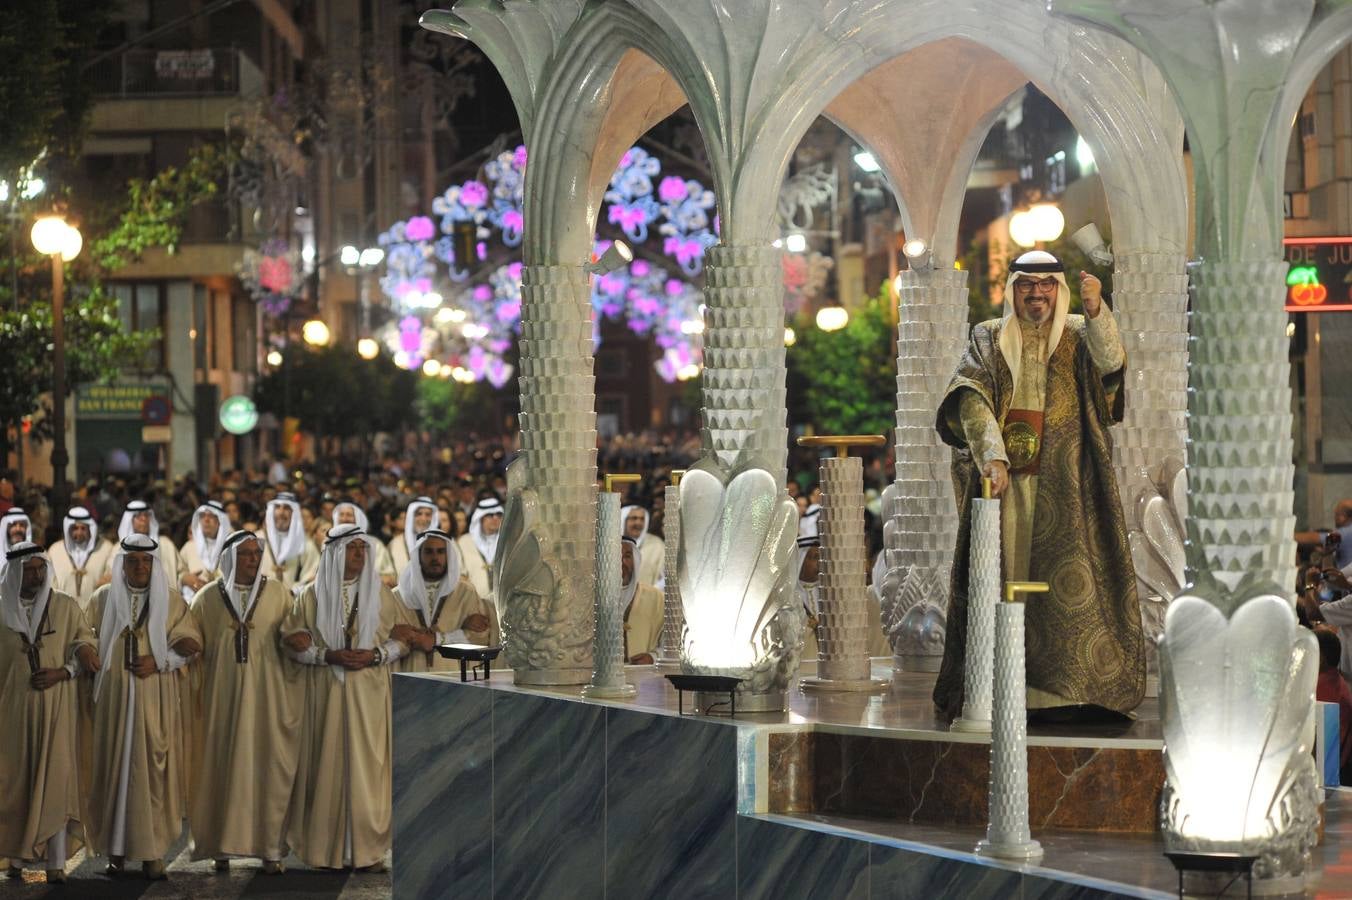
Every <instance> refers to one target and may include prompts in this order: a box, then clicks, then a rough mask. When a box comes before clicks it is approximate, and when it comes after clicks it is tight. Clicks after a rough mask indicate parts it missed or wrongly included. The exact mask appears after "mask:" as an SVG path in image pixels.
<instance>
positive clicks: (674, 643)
mask: <svg viewBox="0 0 1352 900" xmlns="http://www.w3.org/2000/svg"><path fill="white" fill-rule="evenodd" d="M673 477H674V473H673ZM664 495H665V497H666V504H665V506H663V512H662V540H663V541H664V542H665V544H666V559H665V560H664V566H663V570H662V571H663V573H664V575H665V581H664V584H663V596H662V646H661V647H660V648H658V651H657V664H658V665H659V666H662V667H665V668H670V669H679V668H680V666H681V634H682V632H684V631H685V609H684V608H683V607H682V606H681V582H680V578H681V576H680V572H679V571H678V562H679V560H680V552H681V489H680V488H679V487H677V485H676V484H675V483H673V484H669V485H667V487H666V490H665V491H664Z"/></svg>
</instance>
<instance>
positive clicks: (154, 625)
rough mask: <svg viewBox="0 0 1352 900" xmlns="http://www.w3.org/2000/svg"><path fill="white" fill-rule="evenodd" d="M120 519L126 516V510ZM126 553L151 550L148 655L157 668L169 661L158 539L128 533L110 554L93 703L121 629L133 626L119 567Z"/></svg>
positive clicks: (165, 593)
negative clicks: (111, 559) (110, 573)
mask: <svg viewBox="0 0 1352 900" xmlns="http://www.w3.org/2000/svg"><path fill="white" fill-rule="evenodd" d="M123 520H124V521H125V520H126V515H125V514H123ZM152 521H153V520H152ZM129 553H149V554H150V587H149V589H148V592H147V594H146V607H147V608H148V609H149V612H148V614H147V618H146V631H147V632H148V633H149V635H150V655H151V656H153V657H155V665H156V666H157V667H158V668H159V669H160V671H164V668H165V667H166V666H167V665H168V664H169V634H168V628H167V625H168V622H169V587H168V582H166V581H165V578H164V563H163V562H162V561H161V560H160V543H159V541H158V540H156V539H154V538H152V537H150V536H149V535H145V534H132V535H128V536H127V537H125V538H123V539H122V544H121V547H120V549H119V550H118V553H117V555H116V556H114V557H113V562H112V571H113V581H112V583H111V584H109V585H108V595H107V597H105V598H104V601H103V620H102V622H100V623H99V661H100V662H102V663H103V667H102V668H101V669H99V671H98V674H97V675H95V676H94V702H96V703H97V702H98V699H99V688H100V687H101V686H102V684H103V677H104V676H105V675H106V674H107V673H108V667H109V665H110V664H111V662H112V656H113V648H114V646H116V644H115V642H116V641H119V640H121V639H122V632H123V630H124V629H127V628H134V627H135V623H134V622H133V621H132V618H131V589H130V588H129V587H128V586H127V576H126V574H125V573H124V572H123V570H122V569H123V565H124V564H125V562H126V559H127V554H129Z"/></svg>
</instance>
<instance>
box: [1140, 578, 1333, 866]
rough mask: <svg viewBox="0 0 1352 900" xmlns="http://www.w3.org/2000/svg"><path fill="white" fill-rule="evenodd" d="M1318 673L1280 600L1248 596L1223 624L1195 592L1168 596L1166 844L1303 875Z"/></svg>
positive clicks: (1163, 659) (1164, 646) (1309, 637)
mask: <svg viewBox="0 0 1352 900" xmlns="http://www.w3.org/2000/svg"><path fill="white" fill-rule="evenodd" d="M1318 669H1319V647H1318V644H1317V642H1316V641H1315V637H1314V635H1313V634H1312V633H1311V632H1310V631H1308V630H1306V629H1304V628H1302V627H1300V625H1299V624H1298V623H1297V622H1296V616H1295V613H1294V612H1293V611H1292V609H1291V604H1290V603H1288V602H1287V601H1286V600H1284V599H1283V598H1281V597H1278V596H1275V595H1271V594H1267V595H1262V596H1258V597H1254V598H1252V599H1250V600H1248V601H1246V602H1244V603H1243V605H1241V606H1240V607H1239V608H1238V609H1237V610H1236V611H1235V613H1234V615H1233V616H1232V617H1231V618H1230V619H1229V620H1228V621H1227V620H1226V618H1225V615H1224V614H1223V613H1222V612H1221V611H1220V610H1219V609H1217V607H1216V606H1215V605H1214V604H1212V603H1210V602H1208V601H1206V600H1203V599H1202V598H1200V597H1196V596H1192V595H1186V594H1185V595H1183V596H1181V597H1178V598H1177V599H1175V600H1174V602H1173V603H1172V604H1170V606H1169V611H1168V613H1167V614H1166V615H1165V620H1164V637H1163V639H1162V640H1161V642H1160V676H1161V684H1160V707H1161V712H1162V719H1163V724H1164V761H1165V772H1166V777H1167V784H1166V787H1165V791H1164V796H1163V799H1162V800H1161V817H1162V825H1163V829H1164V833H1165V842H1166V844H1167V845H1169V846H1171V847H1177V848H1179V849H1197V848H1203V847H1205V848H1210V849H1221V848H1223V847H1229V848H1231V849H1234V848H1238V847H1244V848H1248V849H1251V850H1257V851H1259V852H1261V853H1262V854H1263V856H1264V864H1265V865H1269V866H1271V867H1272V869H1271V871H1270V872H1269V873H1266V874H1267V875H1268V877H1271V876H1272V875H1282V874H1288V873H1290V872H1293V871H1294V872H1299V871H1301V869H1300V863H1299V856H1300V854H1301V853H1302V852H1304V850H1306V849H1308V847H1309V846H1310V845H1312V844H1313V841H1314V824H1315V823H1314V821H1313V819H1312V817H1311V814H1314V815H1315V816H1317V811H1316V810H1315V809H1314V806H1313V804H1307V803H1306V802H1305V800H1306V798H1305V797H1303V796H1302V795H1303V793H1304V792H1306V791H1307V789H1308V785H1309V784H1311V783H1312V782H1310V781H1309V778H1310V776H1311V775H1312V774H1313V773H1312V766H1313V762H1312V757H1311V754H1310V747H1311V741H1312V739H1313V714H1314V713H1313V710H1314V704H1313V700H1314V689H1315V680H1316V678H1317V676H1318ZM1274 851H1275V852H1274ZM1274 857H1275V859H1274ZM1283 859H1284V860H1285V863H1284V864H1283V862H1282V860H1283ZM1283 869H1285V870H1286V871H1285V872H1283V871H1282V870H1283Z"/></svg>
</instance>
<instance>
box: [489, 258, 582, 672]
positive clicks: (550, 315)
mask: <svg viewBox="0 0 1352 900" xmlns="http://www.w3.org/2000/svg"><path fill="white" fill-rule="evenodd" d="M521 298H522V302H521V342H520V349H521V377H520V379H519V381H518V384H519V386H520V390H521V417H520V420H521V465H522V467H523V471H524V472H525V478H526V480H527V484H526V487H528V488H529V489H530V490H531V491H533V492H534V495H535V500H536V501H537V504H538V505H537V507H536V514H537V516H538V525H539V528H538V529H537V531H536V537H537V539H538V540H539V541H540V544H541V546H540V552H541V555H542V556H544V557H545V558H546V559H549V560H550V561H551V562H553V563H555V565H556V566H557V571H559V572H566V573H567V577H565V578H560V579H559V580H558V581H557V582H555V584H554V585H553V593H552V596H551V597H550V598H549V599H548V600H547V601H546V602H545V603H540V602H538V601H535V600H533V599H530V598H528V599H527V600H526V601H523V602H521V603H515V602H512V600H511V591H512V588H513V585H512V584H510V583H503V584H500V585H498V606H499V610H500V615H501V619H502V634H503V653H504V654H505V655H506V657H507V662H508V664H509V665H511V667H512V673H513V678H514V680H515V681H516V682H517V683H518V684H584V683H586V681H587V678H588V676H589V675H590V673H591V667H592V658H591V656H592V654H591V642H592V628H591V621H592V604H593V591H594V589H595V580H594V574H593V566H594V560H595V558H596V526H595V522H596V402H595V378H594V377H593V374H592V361H593V355H592V322H591V317H592V307H591V276H590V275H589V274H588V273H587V271H586V270H585V269H584V268H583V267H581V266H540V265H527V266H525V267H524V268H523V270H522V275H521ZM508 509H509V512H510V511H511V505H510V504H509V507H508ZM508 524H509V523H504V529H503V530H504V532H506V531H509V530H510V529H509V528H508V527H507V525H508ZM527 574H528V573H517V575H518V576H525V575H527Z"/></svg>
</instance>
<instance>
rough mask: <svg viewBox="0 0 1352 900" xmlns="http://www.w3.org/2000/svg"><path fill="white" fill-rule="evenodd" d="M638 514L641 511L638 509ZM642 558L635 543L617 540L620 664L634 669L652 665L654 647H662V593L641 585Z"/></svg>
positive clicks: (637, 543) (623, 538)
mask: <svg viewBox="0 0 1352 900" xmlns="http://www.w3.org/2000/svg"><path fill="white" fill-rule="evenodd" d="M635 508H637V507H635ZM639 512H643V510H642V509H639ZM659 546H660V544H659ZM645 555H646V554H645V552H644V551H642V550H641V548H640V546H639V542H638V541H637V540H635V539H634V538H632V537H630V536H629V535H627V534H626V535H625V536H624V537H622V538H620V590H621V591H623V592H624V595H623V597H622V598H621V599H622V600H623V603H624V661H625V662H627V663H630V664H631V665H635V666H650V665H652V664H653V663H654V662H655V661H656V657H657V646H658V644H660V643H662V592H661V591H659V590H658V589H657V588H655V587H653V586H652V585H651V584H647V583H645V582H644V581H643V576H642V574H641V573H642V572H643V557H644V556H645Z"/></svg>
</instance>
